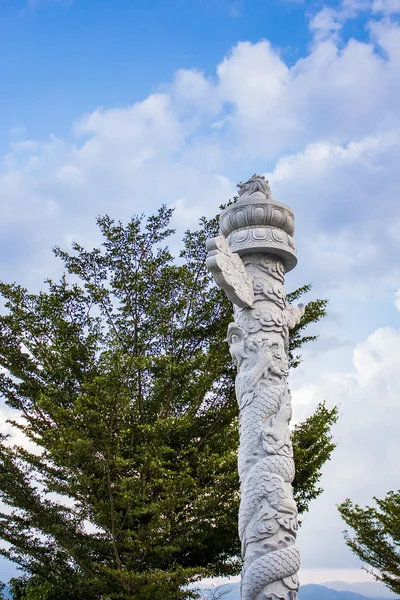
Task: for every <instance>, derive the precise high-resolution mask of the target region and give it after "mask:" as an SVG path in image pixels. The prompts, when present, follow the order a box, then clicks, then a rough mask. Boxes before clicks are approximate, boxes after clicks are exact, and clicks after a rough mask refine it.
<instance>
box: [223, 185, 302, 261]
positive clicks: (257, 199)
mask: <svg viewBox="0 0 400 600" xmlns="http://www.w3.org/2000/svg"><path fill="white" fill-rule="evenodd" d="M238 188H239V200H238V201H237V202H235V203H234V204H231V205H230V206H228V207H227V208H225V209H224V210H223V211H222V213H221V216H220V229H221V233H222V235H223V236H224V237H226V238H227V240H228V242H229V245H230V247H231V249H232V251H233V252H237V253H238V254H239V255H240V256H243V255H245V254H250V253H253V252H257V253H259V252H262V253H268V254H273V255H275V256H278V257H279V258H280V259H281V260H282V262H283V264H284V267H285V270H286V271H290V270H291V269H293V268H294V267H295V266H296V263H297V258H296V247H295V244H294V241H293V238H292V236H293V233H294V215H293V212H292V210H291V209H290V208H289V206H286V204H282V203H281V202H278V201H277V200H274V198H273V196H272V192H271V188H270V186H269V183H268V181H267V179H265V177H264V176H262V175H256V174H254V175H253V177H251V178H250V179H249V180H248V181H245V182H241V183H239V184H238Z"/></svg>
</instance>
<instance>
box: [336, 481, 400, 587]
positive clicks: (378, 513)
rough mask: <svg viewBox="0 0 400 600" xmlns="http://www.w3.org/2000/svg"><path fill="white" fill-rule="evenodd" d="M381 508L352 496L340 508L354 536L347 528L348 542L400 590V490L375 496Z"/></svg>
mask: <svg viewBox="0 0 400 600" xmlns="http://www.w3.org/2000/svg"><path fill="white" fill-rule="evenodd" d="M374 500H375V502H376V504H377V508H375V507H371V506H367V507H366V508H362V507H360V506H359V505H358V504H353V503H352V502H351V500H350V499H349V498H347V500H345V502H343V503H342V504H341V505H340V506H339V507H338V508H339V512H340V514H341V516H342V518H343V519H344V520H345V522H346V524H347V525H348V526H349V527H351V528H352V529H353V530H354V535H353V537H352V536H350V534H349V532H348V531H347V530H345V531H344V536H345V540H346V544H347V545H348V546H349V547H350V548H351V549H352V551H353V552H354V553H355V554H356V555H357V556H358V557H359V558H360V559H361V560H362V561H363V562H365V563H367V564H368V565H370V566H371V567H372V569H371V570H368V569H367V570H368V571H369V572H370V573H372V574H373V575H374V576H375V578H376V579H378V580H379V581H382V582H383V583H384V584H385V585H387V586H388V588H390V589H391V590H392V591H393V592H394V593H395V594H400V490H399V491H397V492H393V491H391V492H389V493H388V494H387V495H386V497H385V498H383V499H382V500H380V499H379V498H375V497H374Z"/></svg>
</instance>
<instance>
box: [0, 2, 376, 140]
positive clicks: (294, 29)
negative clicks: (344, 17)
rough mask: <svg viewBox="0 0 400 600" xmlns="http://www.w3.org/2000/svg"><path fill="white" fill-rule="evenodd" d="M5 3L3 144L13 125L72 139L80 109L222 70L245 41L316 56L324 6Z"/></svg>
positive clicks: (0, 35)
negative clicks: (183, 75)
mask: <svg viewBox="0 0 400 600" xmlns="http://www.w3.org/2000/svg"><path fill="white" fill-rule="evenodd" d="M328 4H329V3H328ZM330 4H331V5H332V6H335V5H336V4H337V3H330ZM0 7H1V9H0V76H1V79H0V80H1V81H2V82H3V84H2V93H1V98H0V130H1V143H2V144H3V145H4V144H6V143H7V136H8V131H9V126H10V123H12V124H13V126H14V127H19V126H21V125H23V126H24V127H26V129H27V131H28V132H29V134H30V135H33V136H35V137H36V136H38V137H40V136H42V135H46V134H48V132H49V131H51V132H52V133H54V134H56V135H64V134H65V133H66V132H67V131H68V129H69V127H70V124H71V121H72V120H73V119H74V118H76V116H77V115H79V114H81V113H84V112H87V111H91V110H93V109H94V108H96V107H98V106H103V107H110V106H115V105H118V106H121V105H125V104H130V103H132V102H135V101H137V100H140V99H141V98H143V97H144V96H146V95H148V94H149V92H151V91H155V90H158V89H160V88H162V84H163V82H168V81H170V80H171V78H172V77H173V74H174V72H175V71H176V70H178V69H182V68H189V69H193V68H195V69H199V70H201V71H204V72H205V73H206V74H208V75H210V76H214V75H215V65H216V63H218V62H219V61H221V60H222V59H223V57H224V56H225V54H226V53H227V51H228V50H229V49H230V48H231V47H233V46H234V45H235V44H236V43H237V41H238V40H249V41H253V42H256V41H259V40H260V39H263V38H266V39H268V40H270V42H271V43H272V44H273V45H274V46H276V47H278V48H279V51H280V53H281V55H282V56H283V57H284V58H285V61H286V62H287V63H288V64H291V63H293V62H294V61H295V60H297V59H298V58H299V57H300V56H303V55H304V54H305V53H306V52H307V46H308V45H309V43H310V39H309V32H308V22H309V19H310V16H311V15H312V14H315V13H316V12H317V11H318V9H319V8H321V2H319V1H318V2H306V3H305V2H302V1H301V0H133V1H132V0H131V1H129V0H75V1H73V2H71V1H69V0H65V1H63V0H59V1H57V0H33V1H31V2H29V1H28V0H1V2H0ZM364 23H365V18H363V15H362V14H361V15H358V18H357V19H354V20H352V22H351V23H350V24H349V25H348V31H346V35H349V34H351V33H354V30H355V29H357V30H358V34H359V35H360V36H361V37H363V36H364V37H365V33H364V32H363V24H364Z"/></svg>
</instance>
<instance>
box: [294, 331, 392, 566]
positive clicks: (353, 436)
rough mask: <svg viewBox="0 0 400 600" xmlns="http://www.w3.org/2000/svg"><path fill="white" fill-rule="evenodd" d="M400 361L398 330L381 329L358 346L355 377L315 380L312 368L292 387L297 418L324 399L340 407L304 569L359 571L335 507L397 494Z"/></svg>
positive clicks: (303, 535) (308, 524)
mask: <svg viewBox="0 0 400 600" xmlns="http://www.w3.org/2000/svg"><path fill="white" fill-rule="evenodd" d="M399 355H400V332H399V330H396V329H392V328H389V327H386V328H381V329H378V330H376V331H375V332H374V333H372V334H371V335H370V336H369V337H368V338H367V339H366V340H365V341H364V342H361V343H359V344H357V346H356V347H355V349H354V354H353V364H354V369H353V371H351V372H347V373H346V372H345V373H340V372H339V373H330V374H322V375H320V376H317V377H316V376H315V369H314V368H311V365H309V366H307V364H306V363H305V364H304V365H303V366H302V367H301V369H302V370H303V375H302V377H303V378H304V382H303V384H301V385H300V386H299V387H296V386H295V387H293V385H292V392H293V399H294V403H295V414H296V411H297V413H298V414H300V415H301V414H303V415H304V414H306V411H307V410H310V407H311V406H313V405H315V404H316V403H317V402H319V401H320V400H321V399H326V401H327V403H328V405H330V406H333V405H339V406H340V418H339V421H338V424H337V425H336V426H335V429H334V437H335V440H336V441H337V448H336V450H335V451H334V454H333V457H332V460H331V462H330V463H329V464H328V465H327V466H326V468H325V469H324V475H323V478H322V481H321V484H322V487H324V489H325V493H324V494H323V495H322V496H321V497H320V498H319V499H318V500H317V501H315V503H314V505H313V507H312V512H311V513H309V514H308V515H307V516H306V518H305V519H304V524H303V526H302V527H301V531H300V535H299V544H300V545H301V547H302V548H303V566H304V567H305V568H308V567H317V566H318V567H323V566H326V565H327V564H329V565H330V566H331V567H333V568H347V567H357V566H358V559H356V558H355V557H353V556H352V554H351V552H350V551H349V550H347V549H346V548H345V544H344V541H343V536H342V533H341V532H342V531H343V529H345V524H344V522H343V521H341V519H340V516H339V514H338V513H337V511H336V508H335V505H336V504H338V503H340V502H342V501H344V500H345V498H347V497H350V498H351V499H352V500H353V501H354V502H358V503H361V504H362V505H366V504H371V503H372V502H373V496H377V497H384V496H385V495H386V493H387V492H388V491H389V490H391V489H398V488H399V487H400V476H399V470H398V457H399V454H400V438H399V436H398V423H399V419H400V402H399V397H400V379H399V376H398V370H399V361H398V357H399ZM305 397H307V398H308V405H306V404H305V403H304V399H305ZM297 399H299V400H300V403H299V404H297ZM296 405H297V408H296ZM328 515H329V518H328ZM326 540H329V544H327V543H326Z"/></svg>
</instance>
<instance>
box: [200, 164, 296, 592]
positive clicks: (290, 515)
mask: <svg viewBox="0 0 400 600" xmlns="http://www.w3.org/2000/svg"><path fill="white" fill-rule="evenodd" d="M238 187H239V200H238V201H237V202H235V203H234V204H232V205H231V206H228V207H227V208H226V209H225V210H224V211H223V212H222V213H221V217H220V230H221V235H220V236H219V237H217V238H213V239H210V240H208V241H207V250H208V256H207V266H208V268H209V269H210V271H211V272H212V273H213V275H214V278H215V280H216V282H217V284H218V285H219V286H220V287H222V288H223V289H224V290H225V292H226V294H227V296H228V298H229V299H230V300H231V301H232V303H233V309H234V319H235V322H234V323H231V324H230V325H229V327H228V343H229V348H230V352H231V355H232V358H233V359H234V361H235V362H236V366H237V377H236V397H237V401H238V404H239V419H240V421H239V422H240V426H239V427H240V446H239V457H238V469H239V476H240V489H241V502H240V511H239V536H240V540H241V543H242V557H243V570H242V583H241V598H242V600H296V599H297V590H298V586H299V582H298V576H297V572H298V569H299V565H300V557H299V551H298V548H297V546H296V545H295V542H296V531H297V508H296V504H295V502H294V500H293V490H292V481H293V478H294V461H293V449H292V441H291V433H290V430H289V421H290V419H291V413H292V409H291V398H290V391H289V388H288V385H287V376H288V343H289V329H291V328H292V327H294V326H295V324H297V323H298V322H299V321H300V319H301V316H302V315H303V312H304V309H303V307H302V306H301V305H300V306H299V307H298V308H294V307H293V306H291V305H290V304H289V303H288V301H287V299H286V292H285V289H284V278H285V272H287V271H290V270H291V269H293V268H294V267H295V266H296V263H297V258H296V248H295V245H294V242H293V239H292V235H293V232H294V217H293V213H292V211H291V210H290V208H289V207H288V206H286V205H284V204H282V203H280V202H276V201H275V200H274V199H273V198H272V195H271V190H270V187H269V185H268V181H266V179H265V178H264V177H261V176H259V175H253V177H252V178H251V179H250V180H249V181H247V182H246V183H240V184H239V185H238Z"/></svg>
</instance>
